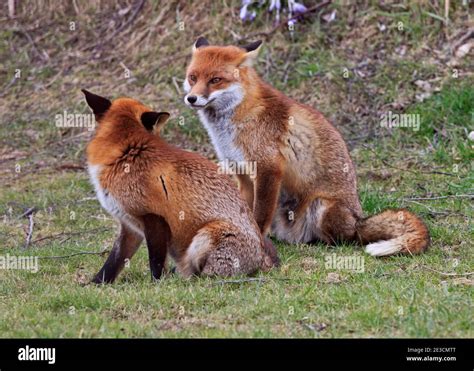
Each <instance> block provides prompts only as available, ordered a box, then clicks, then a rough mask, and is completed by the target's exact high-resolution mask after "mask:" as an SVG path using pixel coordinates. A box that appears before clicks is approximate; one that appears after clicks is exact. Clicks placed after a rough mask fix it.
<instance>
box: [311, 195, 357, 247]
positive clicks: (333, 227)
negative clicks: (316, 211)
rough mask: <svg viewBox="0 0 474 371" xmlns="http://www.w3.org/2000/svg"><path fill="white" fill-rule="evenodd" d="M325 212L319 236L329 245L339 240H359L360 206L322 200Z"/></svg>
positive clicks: (321, 220) (322, 216)
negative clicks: (357, 224) (357, 228)
mask: <svg viewBox="0 0 474 371" xmlns="http://www.w3.org/2000/svg"><path fill="white" fill-rule="evenodd" d="M322 205H324V212H323V213H322V215H321V219H320V220H319V221H318V224H319V226H318V227H319V228H318V231H319V233H318V234H319V236H318V237H319V238H320V239H321V240H323V241H324V242H326V243H327V244H329V245H334V244H335V243H336V242H338V241H346V242H351V241H355V240H357V232H356V223H357V221H358V219H359V214H360V210H359V208H360V206H359V208H358V207H357V206H358V204H357V205H355V207H350V206H349V205H347V204H346V203H344V202H342V201H339V200H335V201H332V200H331V201H327V200H322Z"/></svg>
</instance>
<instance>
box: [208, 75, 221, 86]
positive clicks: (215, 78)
mask: <svg viewBox="0 0 474 371" xmlns="http://www.w3.org/2000/svg"><path fill="white" fill-rule="evenodd" d="M221 80H222V79H221V78H220V77H214V78H213V79H211V81H209V83H211V84H217V83H218V82H221Z"/></svg>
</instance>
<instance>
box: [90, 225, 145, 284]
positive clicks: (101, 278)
mask: <svg viewBox="0 0 474 371" xmlns="http://www.w3.org/2000/svg"><path fill="white" fill-rule="evenodd" d="M142 241H143V236H141V235H140V234H138V233H137V232H135V231H134V230H132V229H131V228H130V227H129V226H127V225H126V224H124V223H121V224H120V232H119V235H118V237H117V239H116V240H115V242H114V246H113V247H112V251H111V252H110V255H109V257H108V258H107V260H106V262H105V264H104V266H103V267H102V269H101V270H100V271H99V273H97V274H96V275H95V277H94V278H93V279H92V283H112V282H114V281H115V279H116V278H117V276H118V274H119V273H120V271H121V270H122V269H123V267H124V265H125V262H126V260H127V259H131V258H132V256H133V255H134V254H135V252H136V251H137V249H138V247H139V246H140V243H141V242H142Z"/></svg>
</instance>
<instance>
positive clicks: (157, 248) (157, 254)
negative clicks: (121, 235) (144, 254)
mask: <svg viewBox="0 0 474 371" xmlns="http://www.w3.org/2000/svg"><path fill="white" fill-rule="evenodd" d="M143 222H144V224H145V239H146V244H147V246H148V257H149V259H150V270H151V276H152V278H153V279H155V280H158V279H160V277H161V275H162V274H163V269H164V268H165V263H166V255H167V252H168V244H169V241H170V239H171V230H170V227H169V226H168V223H166V221H165V220H164V219H163V218H162V217H161V216H158V215H153V214H148V215H145V216H144V217H143Z"/></svg>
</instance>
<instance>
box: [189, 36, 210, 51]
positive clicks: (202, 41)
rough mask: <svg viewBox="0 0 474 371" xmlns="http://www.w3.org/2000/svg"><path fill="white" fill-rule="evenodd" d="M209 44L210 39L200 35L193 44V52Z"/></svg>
mask: <svg viewBox="0 0 474 371" xmlns="http://www.w3.org/2000/svg"><path fill="white" fill-rule="evenodd" d="M207 45H209V41H207V39H206V38H205V37H202V36H201V37H199V38H198V39H197V40H196V42H195V43H194V45H193V53H194V52H195V51H196V49H199V48H200V47H201V46H207Z"/></svg>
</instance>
